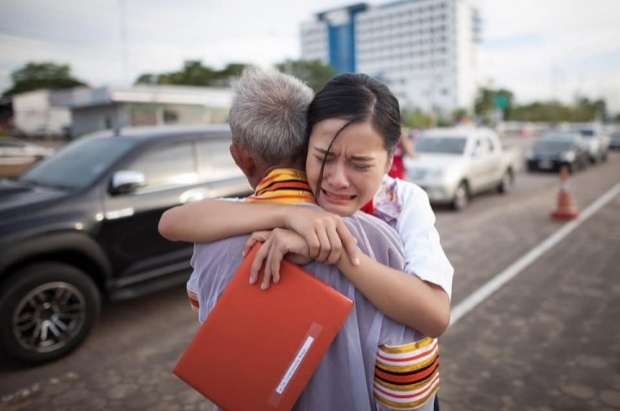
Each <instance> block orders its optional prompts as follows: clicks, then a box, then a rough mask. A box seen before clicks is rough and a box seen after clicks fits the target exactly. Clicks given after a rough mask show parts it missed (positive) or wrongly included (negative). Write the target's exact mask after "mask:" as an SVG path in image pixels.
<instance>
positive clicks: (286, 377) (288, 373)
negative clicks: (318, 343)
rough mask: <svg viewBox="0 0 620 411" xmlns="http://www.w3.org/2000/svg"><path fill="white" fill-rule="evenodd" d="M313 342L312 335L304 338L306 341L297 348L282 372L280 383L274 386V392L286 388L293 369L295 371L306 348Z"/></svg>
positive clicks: (280, 392)
mask: <svg viewBox="0 0 620 411" xmlns="http://www.w3.org/2000/svg"><path fill="white" fill-rule="evenodd" d="M313 342H314V337H312V336H308V338H306V341H304V343H303V345H302V346H301V348H300V349H299V352H298V353H297V355H296V356H295V359H294V360H293V362H292V363H291V365H290V367H288V370H287V371H286V374H284V377H283V378H282V381H280V385H278V388H276V392H277V393H278V394H282V393H283V392H284V390H285V389H286V386H287V385H288V383H289V381H290V380H291V378H293V374H295V371H297V368H298V367H299V364H301V361H302V360H303V359H304V357H305V356H306V354H307V353H308V350H309V349H310V346H311V345H312V343H313Z"/></svg>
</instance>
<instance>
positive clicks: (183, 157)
mask: <svg viewBox="0 0 620 411" xmlns="http://www.w3.org/2000/svg"><path fill="white" fill-rule="evenodd" d="M128 169H129V170H135V171H141V172H142V173H144V176H145V177H146V186H145V187H142V188H141V189H140V190H139V191H150V190H153V189H161V188H170V187H176V186H179V185H185V184H192V183H196V182H197V181H198V170H197V166H196V160H195V158H194V149H193V143H192V142H183V143H176V144H169V145H167V146H158V147H153V148H151V149H150V150H149V151H147V152H145V153H144V154H143V155H142V156H140V157H139V158H138V159H136V160H135V161H134V162H133V163H132V164H131V165H130V166H129V167H128Z"/></svg>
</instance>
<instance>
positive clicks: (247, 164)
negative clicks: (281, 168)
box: [230, 143, 256, 179]
mask: <svg viewBox="0 0 620 411" xmlns="http://www.w3.org/2000/svg"><path fill="white" fill-rule="evenodd" d="M230 155H231V156H232V158H233V160H235V164H237V167H239V168H240V169H241V171H243V174H245V176H246V177H247V178H248V179H250V178H253V177H254V174H255V173H256V163H254V158H253V157H252V155H251V154H250V152H249V151H248V149H247V148H245V146H243V145H242V144H238V143H232V144H231V145H230Z"/></svg>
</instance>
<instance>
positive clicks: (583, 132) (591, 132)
mask: <svg viewBox="0 0 620 411" xmlns="http://www.w3.org/2000/svg"><path fill="white" fill-rule="evenodd" d="M579 134H581V135H582V137H585V138H590V137H594V130H579Z"/></svg>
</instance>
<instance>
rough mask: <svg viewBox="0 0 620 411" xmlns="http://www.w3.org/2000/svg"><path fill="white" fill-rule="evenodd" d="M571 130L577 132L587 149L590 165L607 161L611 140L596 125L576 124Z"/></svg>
mask: <svg viewBox="0 0 620 411" xmlns="http://www.w3.org/2000/svg"><path fill="white" fill-rule="evenodd" d="M572 129H573V130H574V131H577V132H579V134H581V137H583V140H584V142H585V143H586V146H587V148H588V153H589V155H590V162H591V163H598V162H600V161H605V160H607V154H608V152H609V145H610V142H611V139H610V138H609V136H608V135H607V134H606V133H605V132H604V130H603V129H602V127H601V126H599V125H598V124H597V123H592V124H590V123H577V124H574V125H573V127H572Z"/></svg>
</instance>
